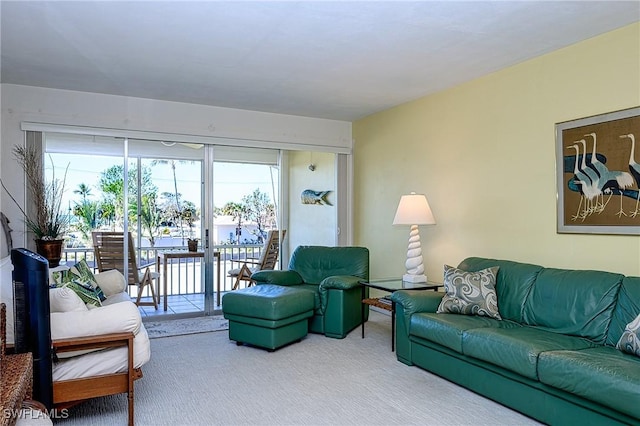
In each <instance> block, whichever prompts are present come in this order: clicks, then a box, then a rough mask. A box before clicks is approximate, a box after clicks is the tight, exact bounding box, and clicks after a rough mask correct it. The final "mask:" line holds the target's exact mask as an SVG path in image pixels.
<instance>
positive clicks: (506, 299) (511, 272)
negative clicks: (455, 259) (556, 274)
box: [458, 257, 543, 322]
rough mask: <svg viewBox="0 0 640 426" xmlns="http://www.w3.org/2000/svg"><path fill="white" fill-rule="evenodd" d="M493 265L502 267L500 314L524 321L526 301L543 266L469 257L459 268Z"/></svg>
mask: <svg viewBox="0 0 640 426" xmlns="http://www.w3.org/2000/svg"><path fill="white" fill-rule="evenodd" d="M492 266H499V267H500V269H499V270H498V275H497V277H496V293H497V295H498V302H499V306H498V308H499V310H500V316H501V317H502V318H503V319H508V320H512V321H517V322H522V311H523V309H524V302H525V300H526V299H527V297H528V296H529V292H530V291H531V288H532V287H533V283H534V282H535V280H536V277H537V276H538V274H539V273H540V271H542V269H543V268H542V266H538V265H532V264H528V263H519V262H513V261H510V260H498V259H484V258H480V257H469V258H467V259H465V260H463V261H462V262H460V264H459V265H458V268H459V269H462V270H464V271H479V270H481V269H486V268H490V267H492Z"/></svg>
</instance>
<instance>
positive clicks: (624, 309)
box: [606, 277, 640, 346]
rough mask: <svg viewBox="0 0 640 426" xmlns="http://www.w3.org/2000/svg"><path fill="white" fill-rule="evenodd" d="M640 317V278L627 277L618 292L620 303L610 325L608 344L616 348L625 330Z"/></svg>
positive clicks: (617, 304)
mask: <svg viewBox="0 0 640 426" xmlns="http://www.w3.org/2000/svg"><path fill="white" fill-rule="evenodd" d="M638 315H640V277H625V278H624V279H623V280H622V285H621V286H620V291H619V292H618V302H617V303H616V307H615V310H614V312H613V318H612V319H611V324H610V325H609V330H608V333H607V341H606V344H607V345H610V346H615V345H616V343H617V342H618V341H619V340H620V336H622V333H624V329H625V327H626V326H627V324H629V323H630V322H631V321H632V320H633V319H634V318H635V317H637V316H638Z"/></svg>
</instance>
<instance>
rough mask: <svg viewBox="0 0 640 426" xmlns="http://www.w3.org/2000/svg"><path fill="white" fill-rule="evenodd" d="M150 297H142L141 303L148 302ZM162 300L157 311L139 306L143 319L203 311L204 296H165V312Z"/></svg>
mask: <svg viewBox="0 0 640 426" xmlns="http://www.w3.org/2000/svg"><path fill="white" fill-rule="evenodd" d="M150 300H151V298H150V297H143V298H142V301H143V302H148V301H150ZM163 306H164V298H161V299H160V305H159V306H158V310H155V309H154V308H153V306H140V307H138V309H139V310H140V314H141V315H142V317H143V318H152V317H159V316H164V315H177V314H195V313H198V312H202V311H203V309H204V294H186V295H171V296H167V311H166V312H165V311H164V309H163Z"/></svg>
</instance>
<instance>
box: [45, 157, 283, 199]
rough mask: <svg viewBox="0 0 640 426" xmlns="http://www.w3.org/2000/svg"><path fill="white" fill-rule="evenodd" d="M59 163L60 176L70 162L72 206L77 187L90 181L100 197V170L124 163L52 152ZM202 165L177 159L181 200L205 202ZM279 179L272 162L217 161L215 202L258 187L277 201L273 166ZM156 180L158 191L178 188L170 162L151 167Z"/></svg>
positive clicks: (68, 181)
mask: <svg viewBox="0 0 640 426" xmlns="http://www.w3.org/2000/svg"><path fill="white" fill-rule="evenodd" d="M51 158H52V159H53V163H54V164H55V173H56V177H57V178H59V179H60V178H62V177H63V175H64V169H65V167H66V165H67V164H69V168H68V171H67V179H66V191H65V201H64V204H65V205H66V204H69V206H70V207H72V206H73V205H74V203H75V202H76V201H79V200H80V196H79V195H78V194H74V192H73V191H74V190H76V189H77V188H78V185H79V184H80V183H85V184H87V185H88V186H89V187H90V189H91V192H90V196H89V199H93V200H97V199H98V198H99V194H100V190H99V189H98V182H99V179H100V173H101V172H102V171H105V170H107V169H108V168H109V167H111V166H113V165H117V164H121V162H122V159H121V158H118V157H106V156H92V155H78V154H51ZM144 163H147V164H149V160H146V161H145V160H143V164H144ZM46 168H47V170H48V171H49V172H50V170H51V162H50V161H49V160H48V159H47V161H46ZM200 169H201V165H200V163H199V162H191V161H189V162H178V163H176V176H177V178H178V192H179V193H180V194H181V195H180V199H181V200H188V201H191V202H193V203H194V204H195V205H196V206H197V207H198V208H199V207H200V204H201V195H200V192H201V187H202V186H201V172H200ZM273 175H274V179H275V181H274V182H273V184H272V179H271V170H270V166H266V165H254V164H238V163H221V162H216V163H215V164H214V194H215V196H214V204H215V206H216V207H222V206H223V205H224V204H226V203H227V202H229V201H234V202H240V201H241V200H242V197H243V196H245V195H249V194H250V193H252V192H253V191H254V190H255V189H256V188H257V189H260V191H261V192H264V193H266V194H269V197H270V198H271V201H272V202H273V198H274V196H273V191H274V187H275V190H277V189H278V188H277V187H278V183H277V173H276V170H275V169H274V170H273ZM151 176H152V180H153V183H154V184H155V185H156V186H157V187H158V193H159V194H162V193H163V192H170V193H173V192H174V184H173V173H172V171H171V166H170V165H169V164H157V165H155V166H153V167H151Z"/></svg>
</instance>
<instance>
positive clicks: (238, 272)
mask: <svg viewBox="0 0 640 426" xmlns="http://www.w3.org/2000/svg"><path fill="white" fill-rule="evenodd" d="M286 233H287V231H286V230H284V231H282V239H283V240H284V236H285V235H286ZM279 253H280V231H278V230H277V229H276V230H272V231H269V232H268V234H267V239H266V240H265V243H264V248H263V249H262V254H261V255H260V257H259V258H247V259H242V260H233V259H232V260H231V263H232V264H233V262H238V263H242V265H241V266H240V267H239V268H236V269H231V270H230V271H229V274H228V276H229V277H231V278H235V281H234V283H233V288H232V289H233V290H237V289H238V288H240V281H246V282H247V284H246V285H247V287H249V286H251V285H253V280H251V274H253V273H254V272H256V271H265V270H272V269H273V268H275V266H276V263H278V255H279ZM249 265H253V266H249Z"/></svg>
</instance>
